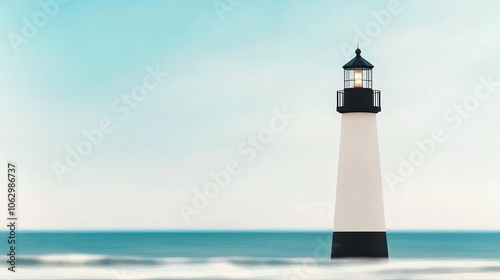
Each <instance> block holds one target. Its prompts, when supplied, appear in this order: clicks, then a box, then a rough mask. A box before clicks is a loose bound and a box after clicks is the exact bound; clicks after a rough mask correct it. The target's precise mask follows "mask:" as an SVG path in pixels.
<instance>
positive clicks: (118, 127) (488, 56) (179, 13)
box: [0, 0, 500, 229]
mask: <svg viewBox="0 0 500 280" xmlns="http://www.w3.org/2000/svg"><path fill="white" fill-rule="evenodd" d="M42 2H44V1H42ZM49 2H50V1H49ZM226 2H227V1H224V0H221V2H219V3H226ZM234 2H238V1H234ZM44 3H45V2H44ZM214 3H215V4H214ZM217 3H218V2H217V1H211V0H207V1H141V2H139V1H76V0H74V1H70V2H69V3H68V4H66V5H60V6H58V7H59V10H58V11H57V12H56V13H55V14H54V15H53V16H50V17H49V19H48V22H47V23H46V24H45V26H43V27H40V28H39V30H38V32H37V33H36V35H35V36H33V37H32V38H28V39H26V42H25V43H23V44H21V45H20V46H19V51H16V50H15V48H14V47H13V45H12V43H11V40H12V39H11V38H12V36H13V35H12V34H15V35H17V36H22V30H23V26H24V25H25V22H24V20H23V18H26V19H27V20H28V21H32V18H33V15H34V14H36V13H40V11H42V12H43V11H44V10H43V9H42V7H41V6H40V4H39V2H36V1H1V2H0V34H1V35H2V37H1V39H2V40H1V42H0V43H1V45H0V91H1V92H2V95H1V96H2V102H0V114H1V117H0V123H1V127H2V137H0V158H1V159H2V161H3V162H6V161H8V160H13V161H16V162H18V163H19V165H20V171H19V172H20V173H19V177H20V178H19V180H20V187H19V188H20V190H19V192H20V207H21V209H20V211H21V215H22V216H21V217H22V218H21V221H22V225H23V228H32V229H54V228H58V229H76V228H97V229H103V228H156V229H171V228H175V229H179V228H188V229H191V228H222V229H226V228H229V229H235V228H300V229H331V228H332V226H333V203H334V200H335V199H334V198H335V184H336V173H337V158H338V146H339V142H338V141H339V132H340V114H338V113H336V112H335V92H336V90H337V89H341V87H342V85H343V83H342V78H343V73H342V68H341V66H342V65H343V64H344V63H345V62H347V61H348V60H349V59H350V58H351V56H353V55H354V49H352V51H351V52H350V53H349V54H345V53H344V52H343V49H345V48H346V46H347V48H350V47H354V46H355V43H356V42H357V41H360V46H361V48H362V51H363V53H362V55H363V56H364V57H365V58H366V59H367V60H369V61H370V62H371V63H372V64H374V65H375V68H374V87H375V88H377V89H380V90H381V91H382V113H380V114H379V116H378V124H379V141H380V149H381V160H382V172H383V173H384V174H387V173H388V172H392V173H397V172H398V171H397V170H398V165H400V156H402V157H403V158H408V156H409V154H410V153H411V152H412V151H414V150H415V149H416V144H415V140H421V139H424V138H427V137H430V135H431V133H432V131H433V130H435V129H442V130H444V131H445V133H446V136H447V140H446V141H445V142H444V143H442V144H439V145H438V146H437V147H436V149H435V152H434V153H433V154H432V155H431V156H428V157H427V158H426V160H425V163H424V164H423V165H421V166H419V167H417V168H416V170H415V171H414V173H413V174H411V175H410V176H408V177H405V180H404V182H403V183H400V184H397V185H391V184H390V183H389V182H388V181H387V180H385V179H384V190H385V203H386V217H387V218H386V219H387V221H386V222H387V227H388V228H389V229H406V228H417V229H500V222H499V221H498V217H499V216H500V204H498V203H497V198H498V197H499V196H500V190H499V188H500V184H499V182H500V175H499V174H500V173H499V172H498V156H497V155H498V154H500V146H499V145H498V142H499V141H500V132H499V130H498V128H497V127H498V123H499V121H500V116H499V114H498V112H499V110H498V108H499V106H500V97H499V96H498V93H500V86H496V87H495V90H496V91H495V92H493V93H492V94H491V95H490V96H489V97H488V98H486V99H485V100H480V104H479V107H478V109H477V110H474V111H472V112H469V113H470V116H467V118H463V117H460V121H461V122H460V124H458V120H457V119H456V118H455V119H453V120H454V121H451V120H449V118H450V117H453V116H455V117H456V116H457V113H454V112H453V111H452V112H451V113H450V112H448V110H449V109H452V110H453V108H454V104H461V103H462V101H463V100H464V98H468V97H470V96H472V95H473V94H474V90H475V89H476V87H477V86H478V85H480V84H481V82H480V77H484V79H486V80H488V77H489V75H492V77H493V78H492V80H496V81H499V80H500V76H499V74H500V73H499V67H498V65H499V62H500V37H499V36H498V34H500V15H499V14H498V11H499V10H500V9H499V8H500V7H499V6H500V3H499V2H498V1H475V2H468V1H463V2H460V1H420V2H418V3H417V2H409V1H396V2H394V3H395V4H392V3H393V2H392V1H357V2H355V3H353V1H331V0H330V1H326V0H325V1H263V0H262V1H250V0H244V1H241V4H239V5H235V6H234V7H232V8H231V10H230V11H227V12H225V13H223V14H218V12H217V7H216V6H217ZM390 7H393V8H394V7H395V8H394V9H396V10H397V12H395V13H393V12H390V9H391V8H390ZM381 11H385V12H381ZM381 13H382V14H383V13H389V14H390V19H388V18H385V19H386V22H377V21H376V18H377V14H381ZM373 24H375V25H376V26H378V27H379V30H375V31H376V32H375V31H374V33H373V34H372V36H368V37H369V39H368V40H363V38H360V37H359V36H358V30H363V32H366V31H364V30H367V29H368V30H370V28H372V27H373ZM370 25H372V26H371V27H370ZM372 31H373V30H372ZM157 66H159V67H160V69H161V70H162V71H165V72H168V73H169V74H170V76H169V78H168V79H166V80H165V81H164V82H163V83H161V85H160V86H159V88H157V89H156V90H154V91H151V92H150V93H149V95H148V97H147V98H146V99H145V100H144V101H142V102H141V103H140V104H139V105H138V106H137V108H135V109H134V110H133V111H132V113H131V114H130V115H129V116H128V117H127V118H125V119H123V120H122V119H120V118H119V117H118V115H117V114H116V113H115V112H113V111H112V109H111V104H112V103H113V102H114V101H115V100H119V99H120V96H121V95H123V94H129V93H130V91H131V89H132V88H133V87H135V86H137V85H141V83H142V80H143V78H144V77H145V76H146V75H147V74H148V72H147V70H146V68H147V67H152V68H156V67H157ZM495 77H496V78H495ZM285 106H286V107H287V108H288V111H289V112H292V113H294V114H295V115H296V118H295V119H294V120H293V121H292V122H291V123H290V124H289V125H288V126H286V128H285V129H284V131H282V132H280V133H278V134H276V137H275V138H274V140H273V141H271V142H270V143H268V144H266V148H265V149H264V150H263V151H259V153H258V154H257V157H256V158H255V160H253V161H251V162H246V161H245V157H244V156H242V155H241V154H240V153H238V146H239V145H240V144H241V143H242V142H243V141H246V139H247V138H248V137H249V136H250V135H255V134H256V133H258V132H259V131H260V130H261V129H263V128H266V127H268V123H269V121H270V119H272V118H273V110H274V109H278V110H282V108H283V107H285ZM443 115H448V121H447V120H446V119H444V117H443ZM103 118H109V119H111V120H112V121H113V123H114V124H115V130H114V131H113V132H112V133H110V134H107V135H106V136H105V137H104V139H103V142H102V144H100V145H98V146H97V147H95V148H94V149H93V151H92V153H91V154H90V155H89V156H87V157H85V158H84V160H83V162H82V164H81V165H79V166H78V167H76V168H74V170H73V172H71V173H67V174H65V175H64V176H63V181H62V182H60V181H59V180H58V178H57V176H56V174H55V173H54V171H53V168H52V164H53V162H61V163H63V162H64V158H65V156H66V146H70V147H75V146H76V145H77V143H78V142H79V141H82V139H85V138H84V136H83V135H82V130H89V129H93V128H96V127H98V124H99V122H100V120H102V119H103ZM462 120H463V121H462ZM230 160H236V161H238V162H240V163H241V164H242V172H241V174H239V175H237V176H235V177H234V178H233V179H232V181H231V184H230V185H229V186H228V187H227V188H226V189H224V190H222V191H221V192H220V193H219V195H218V196H217V197H216V198H214V199H212V200H211V201H210V204H209V206H208V207H207V208H205V209H203V210H202V211H200V214H199V215H196V216H193V217H192V219H191V221H190V222H189V223H186V221H184V220H183V219H182V216H181V214H180V212H179V206H180V205H182V204H189V203H190V202H191V200H192V198H193V192H194V190H195V189H202V188H203V186H204V185H205V184H206V183H207V182H210V180H211V178H210V176H209V173H210V172H211V171H218V170H221V169H224V168H225V166H226V163H227V162H229V161H230ZM0 173H1V172H0ZM4 173H5V172H4ZM1 176H5V174H3V175H1ZM2 178H3V177H2ZM4 196H5V193H0V199H2V200H5V199H4Z"/></svg>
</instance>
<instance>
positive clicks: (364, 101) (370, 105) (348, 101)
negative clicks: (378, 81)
mask: <svg viewBox="0 0 500 280" xmlns="http://www.w3.org/2000/svg"><path fill="white" fill-rule="evenodd" d="M353 90H354V89H346V90H338V91H337V108H344V107H345V108H344V109H343V110H346V112H348V111H351V110H355V111H357V110H360V111H361V112H365V111H368V112H372V111H375V112H380V96H381V94H380V90H377V89H375V90H371V89H365V88H362V89H360V90H362V91H359V92H358V90H356V91H355V92H353Z"/></svg>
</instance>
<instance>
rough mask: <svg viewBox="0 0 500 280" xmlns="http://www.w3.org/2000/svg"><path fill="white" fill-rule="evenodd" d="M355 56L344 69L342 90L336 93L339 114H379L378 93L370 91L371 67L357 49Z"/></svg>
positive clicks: (377, 91)
mask: <svg viewBox="0 0 500 280" xmlns="http://www.w3.org/2000/svg"><path fill="white" fill-rule="evenodd" d="M355 53H356V56H355V57H354V58H353V59H351V60H350V61H349V62H347V63H346V64H345V65H344V66H343V67H342V68H344V89H343V90H339V91H337V111H338V112H339V113H355V112H366V113H378V112H380V110H381V108H380V91H379V90H373V89H372V77H373V76H372V69H373V65H372V64H371V63H370V62H368V61H367V60H366V59H364V58H363V57H361V50H360V49H359V48H357V49H356V51H355Z"/></svg>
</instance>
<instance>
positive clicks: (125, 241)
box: [0, 231, 500, 279]
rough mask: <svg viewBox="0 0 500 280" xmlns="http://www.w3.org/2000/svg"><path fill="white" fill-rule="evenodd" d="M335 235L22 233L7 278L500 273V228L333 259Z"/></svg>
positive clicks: (405, 241) (394, 243)
mask: <svg viewBox="0 0 500 280" xmlns="http://www.w3.org/2000/svg"><path fill="white" fill-rule="evenodd" d="M3 234H4V236H6V235H5V233H3ZM331 238H332V234H331V232H269V231H268V232H256V231H230V232H228V231H225V232H221V231H206V232H201V231H199V232H179V231H170V232H20V233H18V237H17V252H16V253H17V263H16V270H17V272H15V273H12V272H10V271H8V270H7V266H8V265H7V264H6V262H5V261H4V262H3V263H4V265H3V266H4V267H3V268H2V270H0V279H500V232H388V244H389V254H390V260H389V261H373V260H340V261H331V260H330V259H329V254H330V246H331ZM2 239H3V240H6V238H2ZM4 252H5V254H6V253H7V244H6V242H3V243H2V255H3V256H5V254H4Z"/></svg>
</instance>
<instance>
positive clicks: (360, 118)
mask: <svg viewBox="0 0 500 280" xmlns="http://www.w3.org/2000/svg"><path fill="white" fill-rule="evenodd" d="M343 68H344V90H339V91H338V92H337V112H339V113H341V114H342V127H341V134H340V154H339V169H338V179H337V195H336V200H335V217H334V230H333V242H332V255H331V257H332V258H371V257H374V258H387V257H388V252H387V237H386V229H385V217H384V200H383V193H382V178H381V175H380V158H379V151H378V139H377V113H378V112H380V91H379V90H373V89H372V68H373V65H372V64H370V63H369V62H368V61H366V60H365V59H364V58H363V57H361V50H360V49H359V48H358V49H356V57H354V58H353V59H352V60H351V61H349V62H348V63H347V64H346V65H344V66H343Z"/></svg>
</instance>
